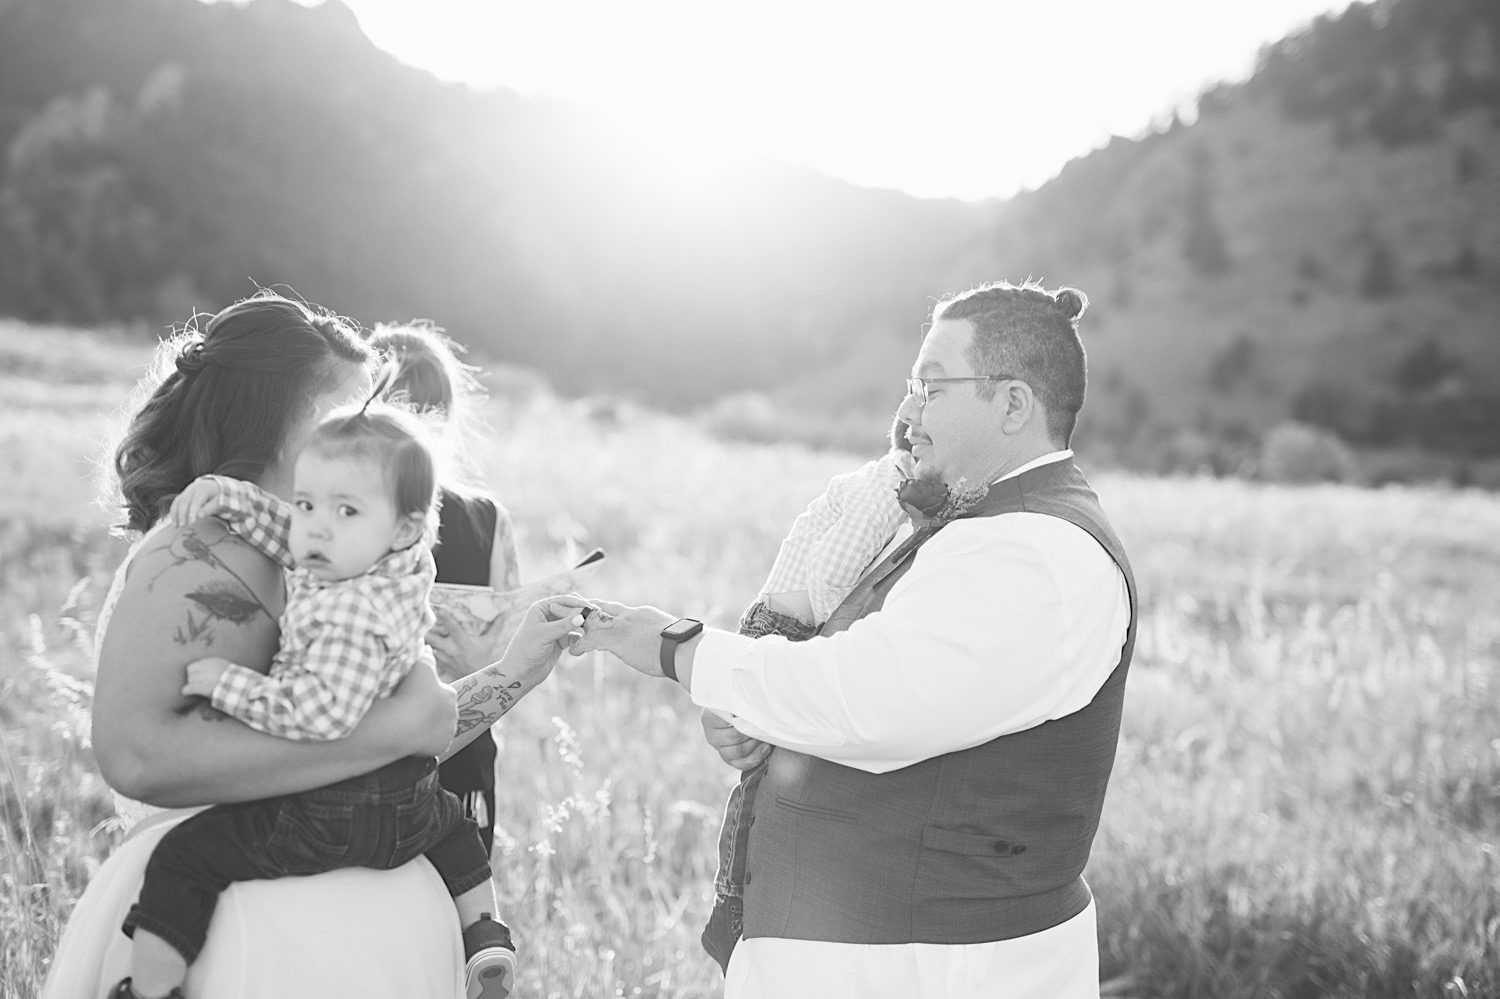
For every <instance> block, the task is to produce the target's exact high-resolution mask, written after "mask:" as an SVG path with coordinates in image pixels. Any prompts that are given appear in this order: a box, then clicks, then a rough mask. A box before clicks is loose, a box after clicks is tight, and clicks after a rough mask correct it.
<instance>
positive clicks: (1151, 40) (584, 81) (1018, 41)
mask: <svg viewBox="0 0 1500 999" xmlns="http://www.w3.org/2000/svg"><path fill="white" fill-rule="evenodd" d="M300 2H303V3H310V4H312V3H316V2H317V0H300ZM344 2H345V3H347V4H348V6H349V7H350V8H351V9H353V11H354V12H355V14H356V15H357V16H358V18H359V20H360V24H361V25H362V27H363V28H364V30H365V33H366V34H367V35H369V36H370V38H371V40H372V41H374V43H375V44H376V45H378V46H380V47H381V48H384V49H386V50H387V51H389V52H391V53H392V54H394V55H395V56H396V57H397V58H399V59H401V60H402V61H403V62H407V63H410V64H412V65H415V66H420V67H422V68H424V69H428V70H430V71H432V72H433V73H434V74H436V75H438V76H439V77H442V78H444V79H448V80H461V81H465V82H468V83H471V84H475V85H479V86H489V85H499V86H504V87H508V88H511V89H514V90H519V91H522V92H526V93H535V94H548V95H552V96H556V97H562V98H566V99H569V100H571V101H575V102H577V103H579V104H582V105H585V106H588V107H592V108H595V109H598V110H600V111H603V112H605V113H607V114H609V115H610V116H611V117H613V118H615V119H616V120H617V121H619V122H620V123H621V124H622V125H624V126H625V127H626V128H628V129H629V130H630V131H632V132H635V133H637V134H639V135H641V136H642V137H643V139H644V140H645V141H647V142H648V143H659V144H660V145H661V146H662V147H663V148H669V149H674V150H679V151H681V150H702V151H706V152H709V153H712V154H717V155H722V154H724V153H727V152H737V151H744V152H749V153H753V154H760V155H765V156H770V157H773V158H776V159H781V160H786V161H789V162H794V163H802V164H806V165H808V166H811V167H814V168H816V169H818V170H821V171H823V172H825V173H828V174H832V175H834V176H837V177H843V178H846V179H848V180H851V181H854V182H855V183H858V184H865V185H869V186H874V187H895V188H900V189H902V190H905V191H908V192H911V193H913V194H917V195H921V196H927V197H945V196H954V197H961V198H983V197H990V196H1005V195H1009V194H1012V193H1014V192H1015V191H1016V190H1017V189H1018V188H1019V187H1022V186H1025V187H1036V186H1038V185H1040V184H1041V183H1042V182H1044V181H1045V180H1047V179H1048V178H1049V177H1051V176H1052V175H1053V174H1055V173H1056V172H1057V171H1058V170H1059V169H1061V167H1062V165H1063V164H1064V163H1065V162H1067V160H1069V159H1070V158H1072V157H1074V156H1079V155H1082V154H1084V153H1086V152H1088V151H1089V150H1090V149H1092V148H1094V147H1096V146H1098V145H1101V144H1102V143H1104V142H1105V141H1107V140H1108V138H1109V136H1110V135H1112V134H1122V135H1138V134H1140V133H1141V132H1142V131H1144V130H1145V129H1146V128H1147V127H1149V126H1150V124H1151V123H1152V121H1153V120H1164V119H1165V118H1166V117H1167V116H1168V115H1170V113H1171V110H1172V109H1173V108H1174V107H1179V106H1187V105H1190V104H1191V103H1192V101H1193V99H1194V98H1195V97H1196V95H1197V94H1198V92H1199V90H1200V89H1202V87H1203V86H1204V84H1205V83H1207V82H1212V81H1215V80H1226V79H1227V80H1239V79H1243V78H1245V77H1246V76H1248V75H1249V73H1250V71H1251V70H1252V68H1253V66H1254V60H1255V54H1256V51H1257V49H1258V48H1259V47H1260V46H1261V45H1262V44H1265V43H1267V42H1270V41H1274V40H1276V39H1278V38H1281V37H1282V36H1284V35H1285V34H1287V33H1288V32H1289V31H1290V30H1292V29H1294V28H1296V27H1298V26H1300V25H1302V24H1305V23H1307V22H1308V21H1310V20H1311V19H1312V18H1313V17H1315V16H1316V15H1318V14H1320V13H1324V12H1329V11H1335V12H1336V11H1340V10H1343V9H1344V8H1345V7H1347V6H1348V3H1349V0H1131V2H1125V0H920V2H918V0H758V2H756V3H734V4H731V3H727V2H725V0H629V2H625V0H532V2H530V3H526V4H521V3H516V2H514V0H344Z"/></svg>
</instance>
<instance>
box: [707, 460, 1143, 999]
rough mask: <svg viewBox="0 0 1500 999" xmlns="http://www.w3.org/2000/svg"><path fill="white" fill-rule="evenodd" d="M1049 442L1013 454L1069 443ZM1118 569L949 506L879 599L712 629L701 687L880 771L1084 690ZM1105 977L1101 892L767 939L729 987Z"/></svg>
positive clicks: (967, 740) (1044, 520)
mask: <svg viewBox="0 0 1500 999" xmlns="http://www.w3.org/2000/svg"><path fill="white" fill-rule="evenodd" d="M1071 455H1072V452H1071V451H1061V452H1053V453H1051V454H1048V455H1044V456H1042V457H1041V458H1038V459H1037V460H1035V461H1033V462H1031V463H1029V464H1027V465H1025V466H1023V467H1021V468H1018V469H1016V470H1015V471H1014V472H1011V473H1010V474H1009V475H1006V476H1003V477H1002V480H1003V479H1005V478H1010V477H1012V476H1015V475H1019V474H1021V473H1022V472H1024V471H1026V470H1028V469H1030V468H1034V467H1036V466H1038V465H1043V464H1047V463H1050V462H1053V461H1061V460H1064V459H1066V458H1069V457H1071ZM1129 616H1130V602H1129V596H1128V594H1127V591H1126V588H1125V577H1124V574H1123V573H1122V572H1121V571H1120V569H1119V567H1118V566H1116V565H1115V563H1114V560H1113V559H1112V558H1110V556H1109V554H1108V553H1107V552H1106V551H1105V550H1104V549H1103V548H1102V547H1100V545H1099V543H1098V542H1096V541H1095V540H1094V539H1093V538H1092V537H1091V536H1090V535H1089V534H1088V532H1086V531H1084V530H1083V529H1081V528H1079V527H1078V526H1076V525H1074V524H1071V523H1069V522H1067V521H1065V520H1062V519H1060V518H1057V517H1052V516H1049V515H1045V514H1036V513H1015V514H1007V515H1005V516H999V517H975V518H971V519H963V520H958V521H954V522H953V523H951V524H949V525H948V526H947V527H944V528H943V529H942V530H941V531H939V532H938V533H937V534H936V535H934V536H933V537H932V538H931V539H930V540H929V541H928V542H927V543H926V544H924V545H923V546H922V547H921V548H920V549H918V550H917V553H916V555H915V556H914V557H913V560H912V564H911V567H910V568H909V569H908V570H907V572H906V573H905V575H903V576H902V577H901V578H900V579H899V580H897V582H896V583H895V585H894V586H892V588H891V590H890V593H889V594H887V596H886V600H885V603H884V605H883V607H882V608H881V610H880V611H879V612H877V613H875V614H871V615H870V616H868V617H865V618H862V619H860V620H858V621H856V622H855V623H854V624H853V625H852V626H851V627H850V628H849V629H848V630H847V631H844V632H841V633H839V634H836V635H832V636H828V637H824V638H815V639H813V640H811V641H807V642H790V641H787V640H786V639H784V638H779V637H774V636H773V637H766V638H759V639H750V638H747V637H745V636H742V635H735V634H730V633H727V632H719V631H714V632H709V633H706V634H705V635H704V637H703V639H702V640H701V642H700V644H699V646H698V649H697V652H696V654H695V656H694V659H693V671H692V678H691V684H692V689H691V691H690V693H691V695H692V698H693V701H694V702H695V703H697V704H698V705H700V706H702V707H704V708H708V709H710V710H712V711H715V712H717V713H719V714H721V715H723V716H725V717H726V718H728V719H729V720H731V721H732V722H733V723H734V725H735V726H736V727H737V728H738V729H740V731H742V732H744V733H745V734H746V735H750V736H753V737H755V738H757V739H761V740H764V741H766V742H769V743H771V744H773V745H776V746H782V747H785V748H788V749H793V750H796V751H797V752H801V753H806V754H808V755H811V756H816V757H820V758H822V759H825V760H830V761H833V762H835V763H842V764H844V765H846V766H850V767H857V768H859V769H862V770H866V771H869V772H871V773H884V772H886V771H890V770H896V769H900V768H901V767H905V766H910V765H911V764H913V763H917V762H919V761H921V760H925V759H930V758H931V757H934V756H940V755H942V754H944V753H949V752H953V751H955V750H960V749H968V748H970V747H972V746H977V745H980V744H982V743H985V742H989V741H990V740H992V739H995V738H998V737H999V736H1002V735H1007V734H1009V733H1012V732H1019V731H1022V730H1025V729H1028V728H1034V727H1036V726H1037V725H1040V724H1042V723H1043V722H1046V721H1048V720H1050V719H1053V718H1061V717H1063V716H1065V715H1069V714H1072V713H1073V712H1074V711H1077V710H1079V709H1080V708H1082V707H1084V706H1085V705H1087V704H1088V703H1089V702H1090V701H1091V700H1093V698H1094V695H1095V694H1096V693H1098V691H1099V688H1100V687H1101V686H1102V685H1103V683H1104V681H1105V679H1106V678H1108V676H1109V674H1110V673H1111V672H1112V671H1113V670H1114V668H1115V666H1116V665H1118V663H1119V660H1120V650H1121V648H1122V646H1123V645H1124V641H1125V632H1126V627H1127V624H1128V623H1129ZM1098 991H1099V976H1098V942H1097V939H1096V935H1095V921H1094V907H1093V905H1092V904H1090V905H1089V907H1088V908H1087V909H1085V910H1084V911H1083V912H1082V913H1080V914H1079V915H1077V916H1075V917H1073V918H1072V919H1070V920H1068V921H1067V922H1064V923H1062V924H1060V925H1058V926H1054V927H1052V928H1051V929H1048V930H1044V931H1042V932H1040V933H1034V934H1031V935H1029V936H1024V937H1017V938H1015V939H1011V940H1002V941H995V942H992V943H981V944H963V945H942V944H882V945H865V944H843V943H828V942H822V941H808V940H788V939H781V938H775V937H756V938H754V939H749V940H742V941H741V942H740V943H739V945H738V946H737V947H736V948H735V952H734V957H733V959H732V961H731V963H730V966H729V971H728V975H727V978H726V982H725V993H724V994H725V996H726V999H797V997H802V996H806V997H808V999H812V997H815V996H816V997H818V999H838V997H842V996H849V997H851V999H852V997H855V996H859V997H861V999H866V997H871V996H893V997H895V996H899V997H903V999H905V997H920V999H939V997H941V999H969V997H976V999H977V997H981V996H983V997H995V996H1005V997H1012V996H1013V997H1016V999H1021V997H1033V996H1035V997H1038V999H1040V997H1046V999H1075V997H1078V999H1083V997H1094V996H1097V995H1098Z"/></svg>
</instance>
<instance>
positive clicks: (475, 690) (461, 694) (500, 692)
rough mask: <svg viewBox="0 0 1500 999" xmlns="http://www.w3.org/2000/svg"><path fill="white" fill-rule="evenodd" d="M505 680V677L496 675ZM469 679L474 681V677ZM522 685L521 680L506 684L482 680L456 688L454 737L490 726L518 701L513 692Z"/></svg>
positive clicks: (462, 684)
mask: <svg viewBox="0 0 1500 999" xmlns="http://www.w3.org/2000/svg"><path fill="white" fill-rule="evenodd" d="M495 679H497V680H503V679H504V677H503V676H501V677H496V678H495ZM469 681H474V678H473V677H470V678H469ZM520 687H521V681H520V680H512V681H511V682H510V683H508V684H505V685H504V686H498V687H497V686H490V685H486V684H485V683H483V682H482V681H479V682H465V683H461V684H459V685H457V686H456V687H455V688H454V690H455V692H456V693H457V695H458V724H457V725H456V726H454V729H453V735H454V738H457V737H458V736H461V735H463V734H464V733H466V732H470V731H472V730H473V729H476V728H479V727H481V726H483V727H484V728H489V727H490V726H491V725H493V724H495V722H497V721H499V720H500V718H501V716H502V715H504V714H505V713H506V712H507V711H509V710H510V709H511V707H512V706H513V705H514V704H515V703H516V695H515V694H514V693H512V691H515V690H517V689H519V688H520Z"/></svg>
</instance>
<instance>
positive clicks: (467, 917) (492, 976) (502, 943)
mask: <svg viewBox="0 0 1500 999" xmlns="http://www.w3.org/2000/svg"><path fill="white" fill-rule="evenodd" d="M433 807H434V808H435V809H437V811H438V816H437V818H438V821H437V822H435V823H434V826H435V827H436V828H438V829H441V830H443V832H442V833H441V834H440V836H441V838H440V839H439V841H438V842H437V843H435V844H434V845H433V846H432V847H431V848H430V849H428V850H427V859H428V860H429V861H431V862H432V866H433V867H435V868H437V872H438V874H439V875H440V876H441V877H442V879H443V882H444V884H446V885H447V886H448V891H450V892H451V893H452V894H453V904H454V906H455V907H456V908H457V909H458V919H459V923H460V924H462V926H463V928H464V961H465V963H464V996H465V999H505V997H507V996H509V995H511V994H512V993H513V992H514V991H515V987H516V948H515V944H514V942H513V941H512V940H511V936H510V927H508V926H506V925H505V924H504V923H503V922H501V921H500V920H499V919H497V918H496V916H495V912H496V909H497V906H496V904H495V886H494V882H493V881H492V880H491V879H490V859H489V851H488V850H486V849H485V848H484V843H483V842H482V841H481V840H480V838H479V827H478V826H476V825H475V824H474V820H472V819H469V818H466V817H465V816H464V813H463V806H462V805H461V804H460V803H459V800H458V798H457V797H456V796H455V795H454V794H453V793H452V792H450V791H442V790H440V791H439V792H438V794H437V795H436V796H435V797H434V800H433Z"/></svg>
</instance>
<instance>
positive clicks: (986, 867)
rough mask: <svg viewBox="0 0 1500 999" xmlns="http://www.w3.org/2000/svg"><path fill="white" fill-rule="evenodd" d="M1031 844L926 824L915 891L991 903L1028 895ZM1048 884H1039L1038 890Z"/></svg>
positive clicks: (937, 899)
mask: <svg viewBox="0 0 1500 999" xmlns="http://www.w3.org/2000/svg"><path fill="white" fill-rule="evenodd" d="M1025 853H1026V844H1024V843H1018V842H1016V841H1014V840H1012V839H1009V838H1008V837H1006V836H1004V835H995V834H985V833H970V832H958V831H957V830H953V829H942V828H938V827H935V826H926V827H924V828H923V829H922V850H921V855H920V858H919V859H918V861H917V878H916V884H915V886H914V888H915V892H916V896H917V897H918V898H920V899H924V900H927V901H929V902H941V901H944V900H947V901H950V902H952V901H959V900H962V901H968V902H980V901H983V902H992V901H994V900H997V899H1001V898H1006V897H1009V896H1014V895H1018V894H1026V893H1027V891H1028V890H1027V889H1023V888H1022V887H1021V886H1022V885H1023V884H1025V883H1026V880H1027V879H1028V875H1029V873H1030V872H1029V871H1027V870H1026V868H1027V867H1028V866H1029V865H1027V864H1025V863H1024V862H1025V861H1026V860H1028V859H1029V858H1027V857H1026V856H1025ZM1043 887H1046V886H1043V885H1038V886H1036V888H1034V889H1030V890H1038V889H1040V888H1043Z"/></svg>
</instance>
